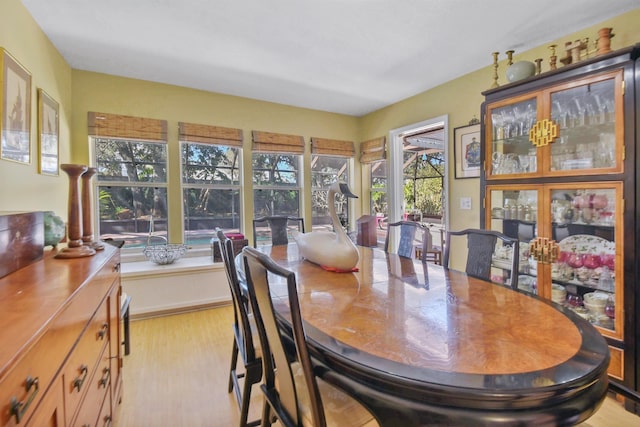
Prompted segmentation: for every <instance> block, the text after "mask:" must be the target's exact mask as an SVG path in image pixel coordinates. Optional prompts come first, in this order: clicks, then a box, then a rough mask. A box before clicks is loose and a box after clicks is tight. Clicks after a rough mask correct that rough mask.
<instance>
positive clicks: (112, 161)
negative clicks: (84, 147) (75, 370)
mask: <svg viewBox="0 0 640 427" xmlns="http://www.w3.org/2000/svg"><path fill="white" fill-rule="evenodd" d="M92 140H93V148H94V153H95V165H96V168H97V170H98V172H97V174H96V176H97V179H96V180H97V197H98V233H97V234H98V235H99V236H100V238H101V239H105V238H113V239H122V240H124V241H125V247H131V246H143V245H145V244H146V243H147V240H148V239H150V241H151V242H152V243H157V242H158V241H161V242H166V241H167V219H168V211H167V145H166V144H162V143H157V142H146V141H133V140H127V139H110V138H96V137H94V138H92ZM152 232H153V236H154V237H153V238H151V233H152Z"/></svg>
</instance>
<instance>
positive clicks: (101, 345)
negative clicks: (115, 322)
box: [63, 299, 109, 425]
mask: <svg viewBox="0 0 640 427" xmlns="http://www.w3.org/2000/svg"><path fill="white" fill-rule="evenodd" d="M108 316H109V312H108V310H107V300H106V299H105V300H104V301H103V302H102V304H100V307H99V308H98V311H97V312H96V314H95V315H94V316H93V317H92V318H91V321H90V322H89V324H88V325H87V329H86V330H85V331H84V333H83V334H82V335H81V337H80V340H79V341H78V344H77V345H76V347H75V349H74V350H73V351H72V352H71V355H70V356H69V359H68V361H67V363H66V364H65V367H64V370H63V381H64V390H65V398H64V405H65V418H66V422H67V425H71V422H72V421H73V419H74V417H75V414H76V412H77V409H78V406H79V405H80V402H81V401H82V398H83V396H84V394H85V393H86V392H87V389H89V388H90V387H91V381H92V378H93V376H94V373H95V372H96V369H97V365H98V362H99V359H100V358H101V355H102V354H103V353H104V351H105V348H106V347H107V343H108V341H109V320H108ZM107 364H108V360H107Z"/></svg>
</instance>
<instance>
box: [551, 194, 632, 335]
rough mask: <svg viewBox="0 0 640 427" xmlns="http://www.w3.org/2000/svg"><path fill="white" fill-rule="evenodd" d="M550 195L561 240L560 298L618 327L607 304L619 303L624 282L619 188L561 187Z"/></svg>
mask: <svg viewBox="0 0 640 427" xmlns="http://www.w3.org/2000/svg"><path fill="white" fill-rule="evenodd" d="M551 198H552V203H551V214H552V220H553V222H552V226H553V238H554V240H556V241H557V242H558V244H559V246H560V248H559V249H560V252H559V256H558V259H557V261H556V262H555V263H553V264H552V272H551V275H552V279H553V283H554V284H553V288H552V292H555V297H556V299H555V301H556V302H558V303H561V304H564V305H565V306H567V307H569V308H571V309H572V310H574V311H576V312H577V313H578V314H579V315H581V316H582V317H585V318H586V319H588V320H589V321H590V322H592V323H594V324H597V325H598V326H601V327H603V328H608V329H613V328H614V322H613V318H614V317H615V313H613V311H611V312H610V313H608V312H607V310H605V306H606V305H607V303H609V304H610V305H614V304H615V292H616V290H617V289H621V288H622V286H621V285H618V284H617V283H616V282H619V281H621V280H622V277H621V275H619V273H621V271H620V268H616V242H615V221H614V219H615V217H616V212H615V210H616V204H615V201H616V191H615V189H613V188H611V189H608V188H598V189H581V190H567V189H562V190H553V191H552V192H551ZM618 277H619V279H618ZM618 286H619V287H618Z"/></svg>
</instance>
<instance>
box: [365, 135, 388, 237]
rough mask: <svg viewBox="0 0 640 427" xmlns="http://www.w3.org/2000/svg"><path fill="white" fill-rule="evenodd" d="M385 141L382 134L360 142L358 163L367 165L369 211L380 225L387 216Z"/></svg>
mask: <svg viewBox="0 0 640 427" xmlns="http://www.w3.org/2000/svg"><path fill="white" fill-rule="evenodd" d="M386 141H387V139H386V137H384V136H383V137H380V138H375V139H370V140H368V141H365V142H363V143H361V144H360V163H362V164H363V165H369V179H370V182H369V189H370V198H369V200H370V203H371V206H370V207H369V209H370V211H369V212H371V215H375V216H376V217H377V218H378V225H382V224H383V218H387V217H388V216H389V205H388V203H387V182H388V176H387V162H386V157H387V156H386Z"/></svg>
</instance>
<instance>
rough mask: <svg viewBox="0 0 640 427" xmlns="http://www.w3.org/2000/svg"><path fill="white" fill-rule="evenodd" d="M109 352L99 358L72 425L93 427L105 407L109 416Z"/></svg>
mask: <svg viewBox="0 0 640 427" xmlns="http://www.w3.org/2000/svg"><path fill="white" fill-rule="evenodd" d="M108 353H109V350H105V351H104V352H103V353H102V356H101V358H100V363H99V364H98V366H97V368H96V370H95V374H94V375H93V378H91V381H90V382H89V383H88V385H87V386H88V388H87V395H86V396H85V398H84V400H83V401H82V406H81V407H80V409H79V411H78V416H77V417H76V419H75V421H74V423H73V425H74V426H78V427H82V426H87V425H89V426H94V425H96V423H97V422H98V424H97V425H100V423H99V419H98V418H99V416H100V413H101V408H102V410H104V408H103V406H104V405H107V406H108V407H109V415H110V414H111V393H110V384H111V370H110V367H109V357H108Z"/></svg>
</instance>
